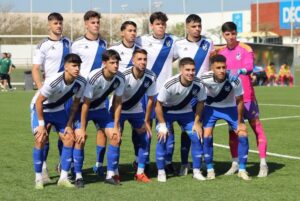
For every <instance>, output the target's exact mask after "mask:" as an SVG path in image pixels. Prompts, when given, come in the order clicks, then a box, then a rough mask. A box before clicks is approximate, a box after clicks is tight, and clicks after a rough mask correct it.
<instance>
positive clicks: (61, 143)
mask: <svg viewBox="0 0 300 201" xmlns="http://www.w3.org/2000/svg"><path fill="white" fill-rule="evenodd" d="M63 146H64V143H63V142H62V140H61V139H60V138H59V139H58V140H57V148H58V151H59V155H60V156H61V152H62V149H63Z"/></svg>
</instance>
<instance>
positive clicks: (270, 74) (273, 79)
mask: <svg viewBox="0 0 300 201" xmlns="http://www.w3.org/2000/svg"><path fill="white" fill-rule="evenodd" d="M265 71H266V74H267V78H268V80H267V82H268V83H267V85H268V86H271V85H272V86H273V85H274V86H277V75H276V67H275V64H274V63H273V62H270V65H268V66H266V69H265Z"/></svg>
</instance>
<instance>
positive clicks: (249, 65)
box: [237, 46, 254, 75]
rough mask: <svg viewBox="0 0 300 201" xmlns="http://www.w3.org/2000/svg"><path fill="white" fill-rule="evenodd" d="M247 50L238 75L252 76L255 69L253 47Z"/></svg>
mask: <svg viewBox="0 0 300 201" xmlns="http://www.w3.org/2000/svg"><path fill="white" fill-rule="evenodd" d="M246 48H247V49H246V50H245V52H244V55H243V61H242V66H240V67H239V69H238V71H237V73H238V74H239V75H240V74H242V75H250V74H251V73H252V72H253V68H254V54H253V51H252V49H251V47H249V46H248V47H246Z"/></svg>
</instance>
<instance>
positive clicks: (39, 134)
mask: <svg viewBox="0 0 300 201" xmlns="http://www.w3.org/2000/svg"><path fill="white" fill-rule="evenodd" d="M47 136H48V133H47V130H46V128H45V126H39V127H38V128H37V131H36V134H35V136H34V137H35V139H36V141H37V142H38V143H42V142H43V141H44V140H45V138H46V137H47Z"/></svg>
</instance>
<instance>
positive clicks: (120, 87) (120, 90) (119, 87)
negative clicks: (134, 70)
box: [115, 79, 125, 96]
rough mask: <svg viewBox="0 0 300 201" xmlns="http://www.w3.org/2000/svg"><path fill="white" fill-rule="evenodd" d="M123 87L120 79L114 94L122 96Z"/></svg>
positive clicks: (123, 84)
mask: <svg viewBox="0 0 300 201" xmlns="http://www.w3.org/2000/svg"><path fill="white" fill-rule="evenodd" d="M124 89H125V83H124V79H120V85H119V86H118V87H117V88H116V90H115V95H116V96H122V95H123V93H124Z"/></svg>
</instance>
